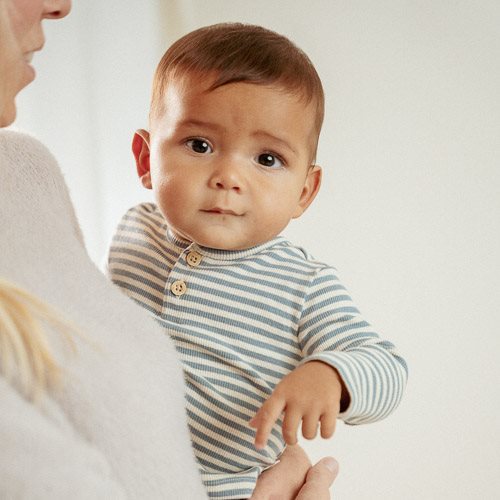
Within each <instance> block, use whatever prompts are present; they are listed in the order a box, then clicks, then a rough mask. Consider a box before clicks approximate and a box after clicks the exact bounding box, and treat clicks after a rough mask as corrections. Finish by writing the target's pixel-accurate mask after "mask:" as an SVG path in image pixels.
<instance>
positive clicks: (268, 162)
mask: <svg viewBox="0 0 500 500" xmlns="http://www.w3.org/2000/svg"><path fill="white" fill-rule="evenodd" d="M257 163H259V164H260V165H262V166H264V167H269V168H282V167H284V163H283V161H282V160H281V159H280V158H279V157H278V156H276V155H274V154H272V153H262V154H260V155H259V156H258V157H257Z"/></svg>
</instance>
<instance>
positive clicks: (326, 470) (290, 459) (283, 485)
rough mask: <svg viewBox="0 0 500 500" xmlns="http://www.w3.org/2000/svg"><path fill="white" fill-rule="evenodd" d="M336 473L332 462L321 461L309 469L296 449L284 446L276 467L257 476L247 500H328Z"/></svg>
mask: <svg viewBox="0 0 500 500" xmlns="http://www.w3.org/2000/svg"><path fill="white" fill-rule="evenodd" d="M337 470H338V464H337V462H336V461H335V460H334V459H333V458H330V457H327V458H323V459H322V460H320V461H319V462H318V463H317V464H316V465H315V466H314V467H311V462H310V461H309V458H308V457H307V455H306V453H305V452H304V450H303V449H302V448H301V447H300V446H298V445H296V446H287V448H286V449H285V452H284V453H283V455H282V456H281V458H280V461H279V463H278V464H276V465H274V466H273V467H271V468H270V469H268V470H266V471H264V472H263V473H262V474H261V475H260V477H259V480H258V481H257V485H256V487H255V490H254V492H253V495H252V497H251V500H294V499H300V500H326V499H329V498H330V494H329V487H330V485H331V484H332V482H333V481H334V479H335V477H336V475H337Z"/></svg>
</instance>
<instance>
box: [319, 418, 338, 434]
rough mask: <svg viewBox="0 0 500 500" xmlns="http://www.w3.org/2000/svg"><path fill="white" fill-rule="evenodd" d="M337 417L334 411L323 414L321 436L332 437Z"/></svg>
mask: <svg viewBox="0 0 500 500" xmlns="http://www.w3.org/2000/svg"><path fill="white" fill-rule="evenodd" d="M336 424H337V419H336V418H335V415H334V414H333V413H325V414H323V415H321V437H322V438H324V439H328V438H331V437H332V436H333V433H334V432H335V426H336Z"/></svg>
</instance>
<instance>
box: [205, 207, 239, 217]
mask: <svg viewBox="0 0 500 500" xmlns="http://www.w3.org/2000/svg"><path fill="white" fill-rule="evenodd" d="M202 212H205V213H207V214H216V215H235V216H237V217H238V216H240V215H242V214H238V213H236V212H235V211H234V210H231V209H229V208H220V207H213V208H209V209H206V210H202Z"/></svg>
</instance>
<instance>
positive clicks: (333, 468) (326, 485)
mask: <svg viewBox="0 0 500 500" xmlns="http://www.w3.org/2000/svg"><path fill="white" fill-rule="evenodd" d="M338 472H339V464H338V463H337V461H336V460H335V459H334V458H332V457H326V458H322V459H321V460H320V461H319V462H318V463H317V464H316V465H314V466H313V467H311V468H310V469H309V472H308V473H307V476H306V482H305V483H304V486H302V488H301V489H300V491H299V494H298V495H297V496H296V498H295V500H329V499H330V498H331V497H330V493H329V489H330V486H331V485H332V483H333V481H335V478H336V477H337V474H338Z"/></svg>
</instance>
